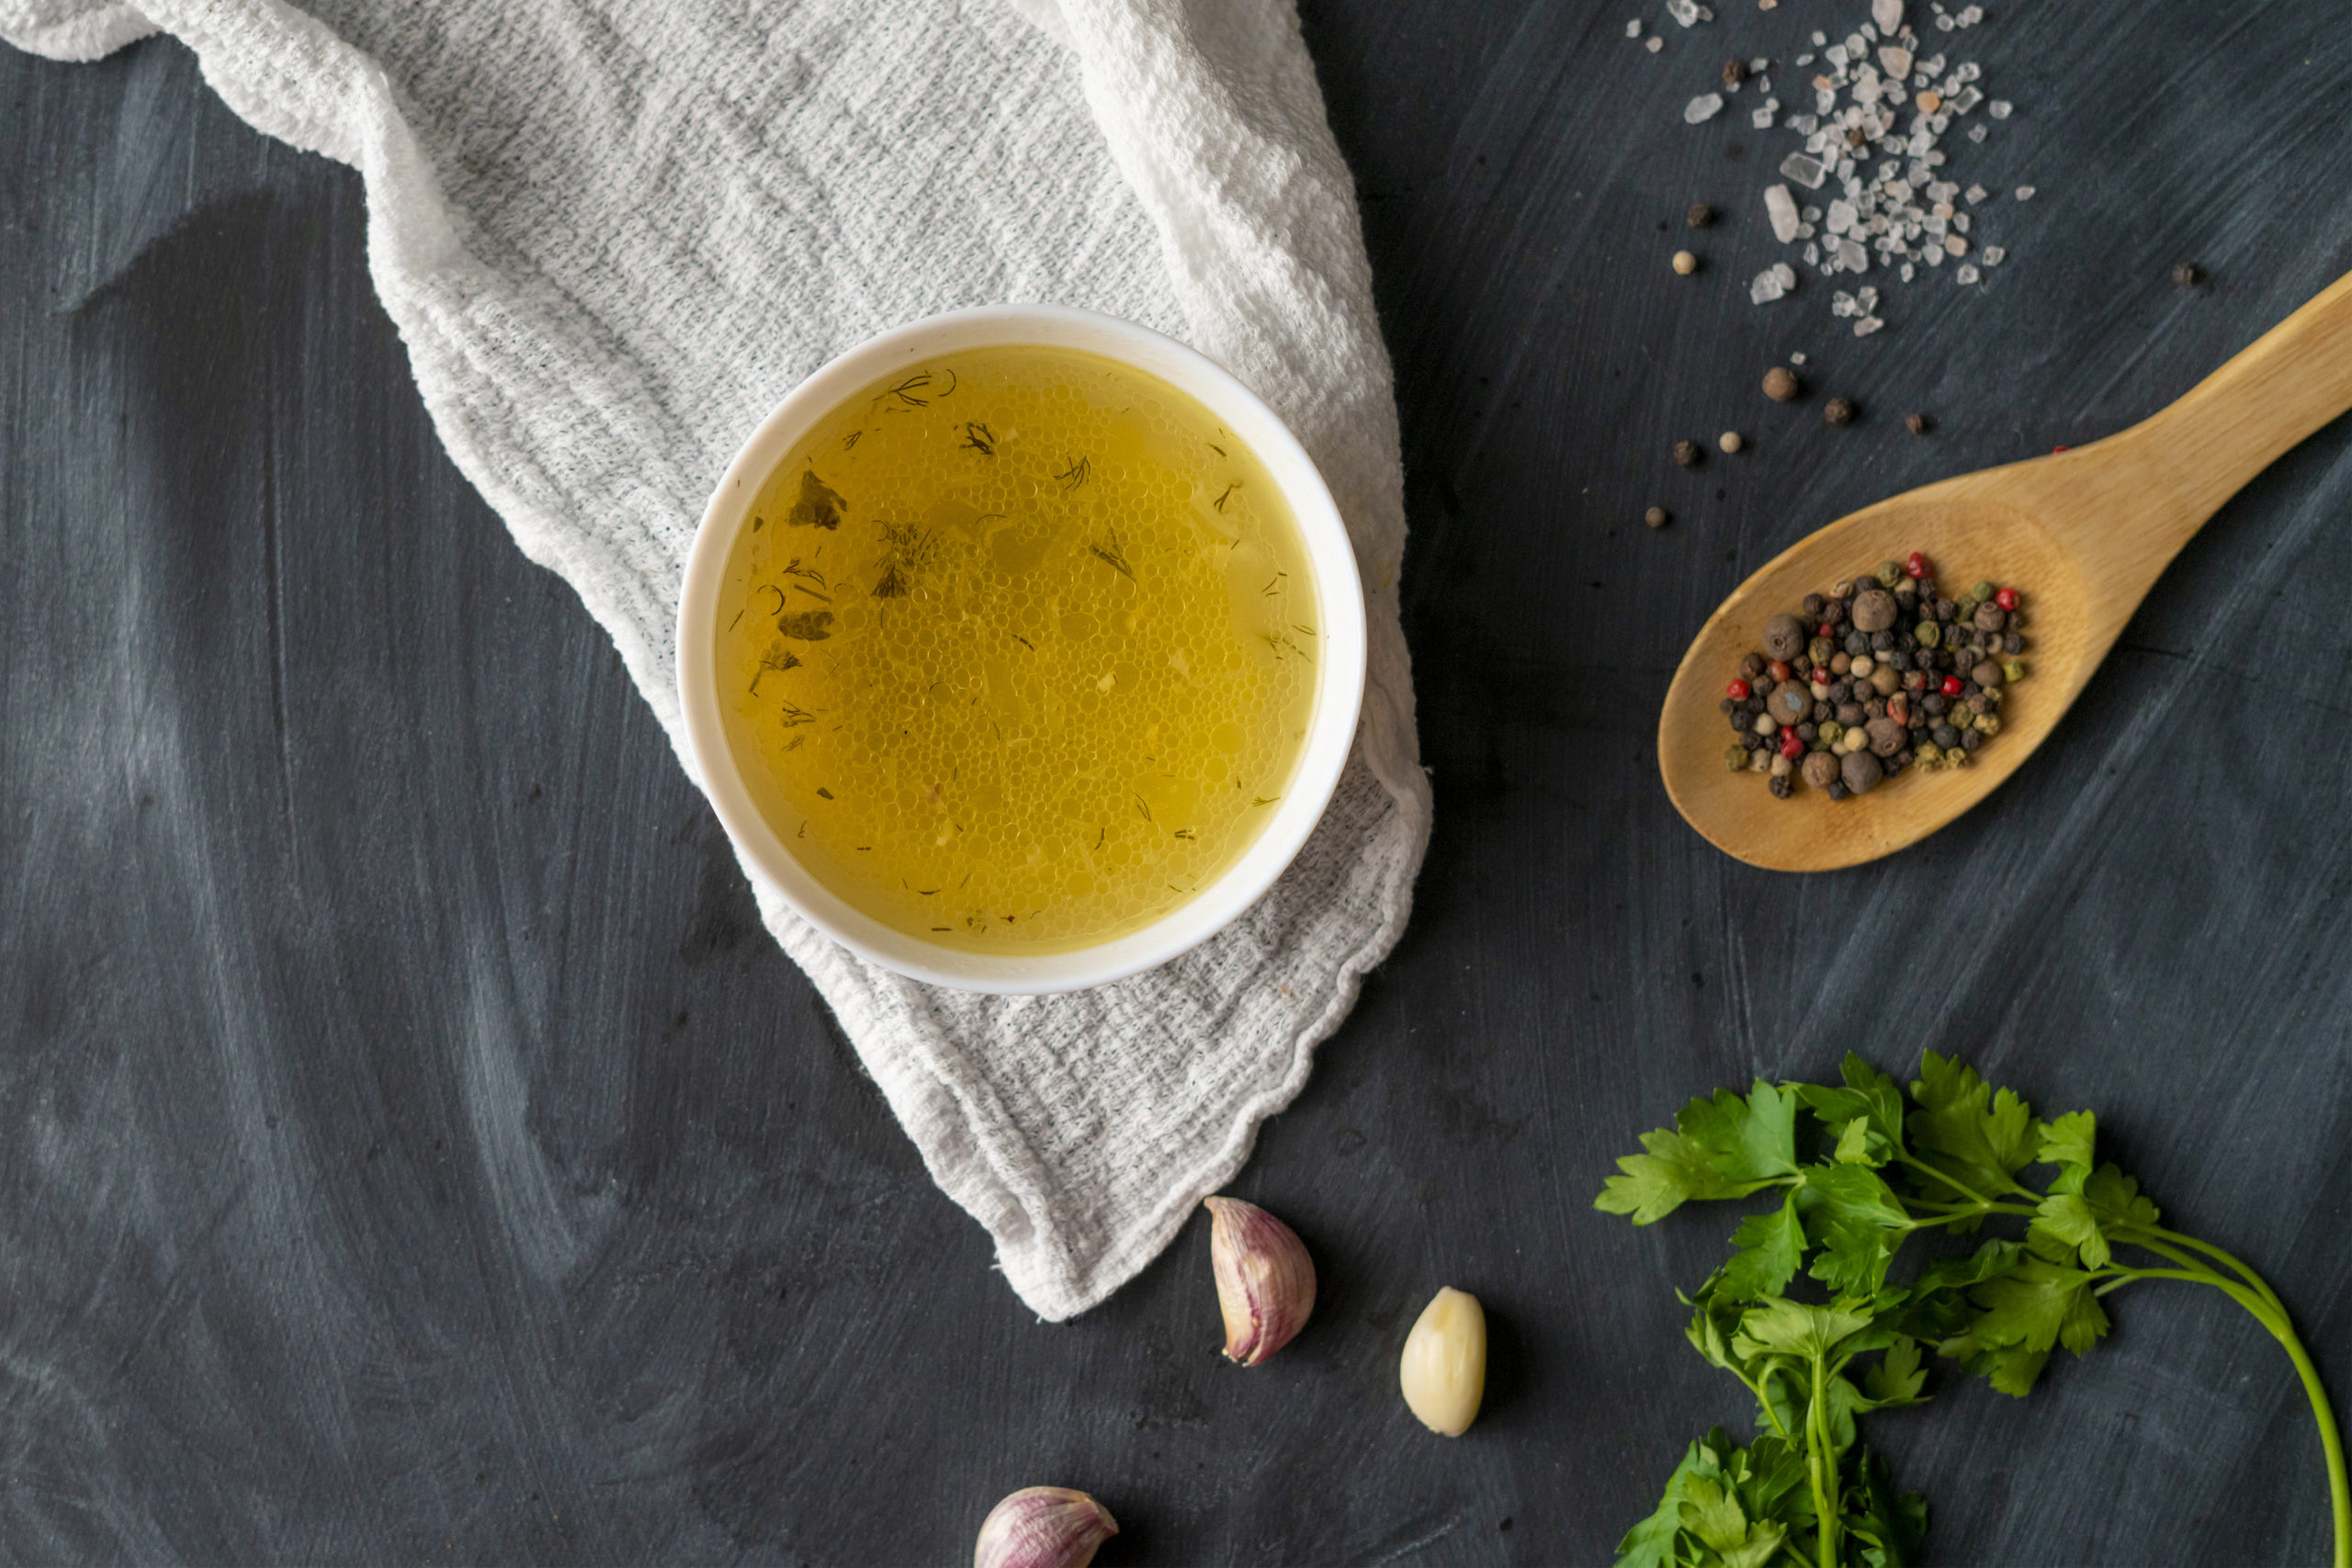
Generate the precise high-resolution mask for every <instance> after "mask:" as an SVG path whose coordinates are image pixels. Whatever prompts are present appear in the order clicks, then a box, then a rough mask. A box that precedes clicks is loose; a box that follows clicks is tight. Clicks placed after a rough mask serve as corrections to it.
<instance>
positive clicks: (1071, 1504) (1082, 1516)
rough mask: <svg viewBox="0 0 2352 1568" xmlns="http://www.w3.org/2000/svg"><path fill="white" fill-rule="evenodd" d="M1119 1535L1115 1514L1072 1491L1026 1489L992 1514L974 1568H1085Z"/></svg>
mask: <svg viewBox="0 0 2352 1568" xmlns="http://www.w3.org/2000/svg"><path fill="white" fill-rule="evenodd" d="M1118 1533H1119V1521H1118V1520H1116V1519H1114V1518H1113V1517H1111V1510H1110V1509H1108V1508H1106V1507H1104V1506H1103V1505H1102V1504H1100V1503H1098V1502H1096V1501H1095V1500H1094V1499H1093V1498H1091V1497H1090V1496H1088V1495H1086V1494H1085V1493H1083V1492H1073V1491H1071V1490H1070V1489H1069V1487H1067V1486H1024V1487H1023V1488H1022V1489H1021V1490H1020V1491H1018V1492H1015V1493H1014V1494H1012V1495H1011V1496H1009V1497H1007V1498H1006V1499H1005V1500H1004V1501H1003V1502H1001V1503H999V1504H998V1505H997V1506H995V1507H993V1508H990V1509H989V1517H987V1518H985V1519H983V1520H981V1521H980V1539H979V1540H978V1543H976V1544H975V1545H974V1546H973V1548H972V1568H1086V1565H1087V1564H1088V1563H1090V1562H1093V1561H1094V1553H1095V1551H1096V1550H1097V1549H1098V1548H1099V1547H1101V1546H1102V1544H1103V1542H1104V1541H1106V1540H1110V1539H1111V1538H1112V1537H1113V1536H1114V1535H1116V1534H1118Z"/></svg>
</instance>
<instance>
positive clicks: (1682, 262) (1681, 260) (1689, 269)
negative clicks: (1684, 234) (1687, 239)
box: [1674, 251, 1699, 277]
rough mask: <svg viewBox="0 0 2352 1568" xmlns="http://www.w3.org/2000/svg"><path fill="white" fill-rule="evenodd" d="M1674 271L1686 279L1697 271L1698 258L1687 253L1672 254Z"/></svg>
mask: <svg viewBox="0 0 2352 1568" xmlns="http://www.w3.org/2000/svg"><path fill="white" fill-rule="evenodd" d="M1674 270H1675V271H1676V272H1678V273H1679V274H1681V275H1682V276H1684V277H1688V276H1691V274H1692V273H1694V272H1696V271H1698V270H1699V258H1698V257H1697V256H1694V255H1692V254H1691V253H1690V252H1689V251H1677V252H1675V253H1674Z"/></svg>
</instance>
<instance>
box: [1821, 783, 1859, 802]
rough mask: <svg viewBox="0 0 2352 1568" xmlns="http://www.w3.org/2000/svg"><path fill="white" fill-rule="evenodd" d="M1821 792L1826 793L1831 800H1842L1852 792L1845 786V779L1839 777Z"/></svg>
mask: <svg viewBox="0 0 2352 1568" xmlns="http://www.w3.org/2000/svg"><path fill="white" fill-rule="evenodd" d="M1823 793H1824V794H1826V795H1828V796H1829V798H1830V799H1832V800H1844V799H1845V798H1846V797H1847V796H1849V795H1852V794H1853V793H1854V792H1853V791H1852V790H1850V789H1848V788H1847V787H1846V781H1845V780H1843V779H1840V780H1838V782H1837V783H1836V784H1831V785H1830V786H1829V787H1828V789H1827V790H1826V791H1824V792H1823Z"/></svg>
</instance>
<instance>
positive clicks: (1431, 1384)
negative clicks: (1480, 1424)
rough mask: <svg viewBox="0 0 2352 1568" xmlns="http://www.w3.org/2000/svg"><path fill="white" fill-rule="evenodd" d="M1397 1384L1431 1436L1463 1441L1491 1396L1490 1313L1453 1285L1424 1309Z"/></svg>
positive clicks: (1407, 1343) (1408, 1341)
mask: <svg viewBox="0 0 2352 1568" xmlns="http://www.w3.org/2000/svg"><path fill="white" fill-rule="evenodd" d="M1397 1379H1398V1381H1399V1382H1401V1383H1403V1385H1404V1389H1405V1403H1406V1404H1407V1405H1408V1406H1409V1407H1410V1408H1411V1410H1412V1412H1413V1414H1414V1415H1416V1416H1419V1417H1420V1418H1421V1425H1423V1426H1424V1427H1428V1428H1429V1429H1430V1431H1432V1432H1436V1433H1439V1434H1441V1435H1442V1436H1444V1437H1448V1438H1458V1437H1460V1436H1462V1434H1463V1433H1464V1432H1466V1431H1468V1430H1469V1429H1470V1423H1471V1422H1473V1421H1475V1420H1476V1419H1477V1418H1478V1401H1479V1400H1480V1399H1481V1398H1483V1397H1484V1396H1485V1394H1486V1392H1487V1313H1486V1309H1485V1308H1483V1307H1481V1306H1480V1305H1479V1304H1478V1298H1477V1297H1476V1296H1474V1295H1471V1294H1469V1293H1468V1292H1463V1291H1457V1290H1455V1289H1454V1288H1453V1286H1451V1285H1449V1286H1447V1287H1446V1288H1445V1289H1444V1290H1442V1291H1440V1292H1438V1293H1437V1295H1436V1296H1435V1297H1434V1298H1433V1299H1431V1301H1430V1304H1429V1305H1428V1306H1426V1307H1424V1308H1422V1309H1421V1315H1420V1318H1419V1321H1418V1322H1416V1323H1415V1324H1414V1325H1413V1332H1412V1333H1410V1334H1408V1335H1407V1336H1406V1337H1405V1359H1404V1362H1403V1364H1402V1365H1401V1366H1399V1367H1398V1369H1397Z"/></svg>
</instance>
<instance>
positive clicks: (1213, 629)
mask: <svg viewBox="0 0 2352 1568" xmlns="http://www.w3.org/2000/svg"><path fill="white" fill-rule="evenodd" d="M752 519H753V520H752V525H750V526H748V527H746V528H745V529H744V530H743V532H742V533H741V536H739V537H738V538H737V541H736V544H735V549H734V553H733V556H732V558H731V559H730V560H729V565H728V575H727V581H726V584H725V586H724V588H723V589H722V590H721V598H720V603H719V610H718V624H719V625H720V626H722V627H724V628H726V629H725V630H724V631H722V633H721V634H720V637H719V641H718V649H717V659H718V685H719V691H720V694H721V701H722V705H723V707H724V711H725V715H726V723H727V728H728V740H729V746H730V747H731V748H732V750H733V751H734V754H735V756H736V757H737V758H738V759H739V761H740V762H741V767H742V771H743V773H744V776H745V779H746V782H747V783H748V784H749V785H750V787H751V791H752V796H753V799H754V800H755V801H756V802H757V804H758V806H759V808H760V810H761V812H762V814H763V816H765V817H766V818H767V820H768V821H769V823H770V824H771V825H772V826H773V827H774V828H775V829H776V831H777V833H778V834H779V836H781V837H782V838H784V839H785V840H787V841H788V842H789V843H790V845H791V847H792V849H793V851H794V852H795V853H796V854H797V855H798V856H799V857H800V859H801V860H802V862H803V863H805V864H806V865H807V866H808V867H809V870H810V871H811V872H812V873H814V874H816V875H817V876H818V878H819V879H820V880H821V881H822V882H823V883H824V884H825V885H826V886H828V887H830V888H831V889H832V890H833V891H834V892H835V893H836V894H838V895H839V896H840V897H842V898H843V899H845V900H846V901H847V902H849V903H850V904H851V905H853V906H854V907H855V908H858V909H861V910H863V911H864V912H865V913H866V914H868V915H870V916H872V917H873V918H875V919H878V920H880V921H882V922H883V923H885V924H887V925H889V926H891V927H894V928H896V929H897V930H899V931H907V932H910V933H912V934H915V935H918V936H922V937H924V938H926V939H928V940H931V941H933V942H941V943H944V944H948V945H952V946H957V947H967V948H969V947H980V946H987V947H991V948H1002V947H1006V946H1020V947H1024V948H1027V949H1029V950H1031V951H1036V952H1048V951H1053V950H1056V949H1061V948H1069V947H1075V946H1080V945H1083V944H1086V943H1090V942H1098V941H1101V940H1103V939H1105V938H1108V937H1113V936H1117V935H1120V934H1122V933H1124V932H1125V931H1132V930H1134V929H1136V928H1137V927H1139V926H1142V925H1144V924H1147V923H1148V922H1149V921H1150V920H1152V919H1156V918H1158V917H1159V916H1160V915H1161V914H1163V913H1165V912H1166V911H1168V910H1169V909H1170V908H1174V907H1175V906H1177V905H1180V904H1182V903H1183V902H1185V901H1186V900H1187V899H1189V898H1191V897H1193V894H1194V893H1195V892H1197V891H1198V890H1199V889H1201V888H1203V887H1204V886H1208V884H1209V883H1211V882H1212V881H1214V880H1215V879H1216V876H1217V875H1218V874H1220V873H1222V872H1223V871H1224V870H1225V869H1226V868H1227V866H1228V865H1230V864H1231V863H1233V862H1234V860H1236V859H1237V858H1238V856H1239V855H1240V854H1241V852H1243V851H1244V850H1246V849H1247V848H1248V847H1249V845H1250V841H1251V840H1253V839H1254V838H1255V837H1256V836H1257V834H1258V832H1259V831H1260V830H1261V829H1262V828H1263V827H1264V825H1265V824H1266V822H1267V821H1268V820H1269V819H1270V818H1271V817H1272V807H1273V806H1274V803H1275V802H1276V801H1278V800H1280V799H1281V798H1282V797H1283V795H1284V793H1285V792H1286V791H1287V790H1288V788H1289V785H1290V779H1291V774H1292V772H1293V771H1294V769H1295V765H1296V763H1297V761H1298V757H1299V752H1300V750H1302V748H1303V746H1304V743H1305V739H1306V729H1307V726H1308V723H1309V720H1310V718H1311V716H1312V714H1313V709H1314V702H1315V694H1316V689H1317V679H1318V672H1319V670H1320V667H1321V658H1320V648H1319V641H1320V637H1319V632H1320V628H1319V626H1318V621H1319V615H1318V612H1317V601H1316V594H1315V589H1314V582H1313V580H1312V578H1311V576H1310V575H1309V569H1308V567H1307V564H1306V551H1305V547H1304V546H1303V545H1302V544H1301V542H1300V539H1299V536H1298V529H1297V525H1296V523H1295V520H1294V519H1293V518H1292V516H1291V514H1290V512H1289V509H1288V508H1287V507H1286V506H1285V505H1283V501H1282V498H1281V496H1280V494H1279V493H1278V491H1276V489H1275V487H1274V484H1273V481H1272V479H1271V478H1270V477H1269V476H1268V475H1267V473H1266V471H1265V469H1264V468H1263V467H1262V466H1261V464H1260V463H1259V462H1258V461H1257V459H1256V458H1255V457H1253V456H1252V455H1251V454H1250V452H1249V451H1248V450H1247V449H1246V448H1245V447H1243V446H1241V444H1240V443H1239V442H1238V441H1237V440H1235V439H1234V438H1233V437H1232V436H1231V435H1230V434H1227V432H1226V431H1225V429H1224V428H1223V427H1222V426H1221V425H1220V424H1219V423H1217V422H1216V417H1215V416H1214V415H1213V414H1211V413H1210V412H1208V411H1207V410H1206V409H1204V408H1203V407H1201V406H1200V405H1199V404H1198V403H1196V402H1194V401H1193V400H1192V399H1191V398H1189V397H1187V396H1185V395H1184V394H1183V393H1182V392H1180V391H1178V390H1176V389H1174V388H1172V387H1170V386H1168V385H1167V384H1165V383H1163V382H1161V381H1159V380H1158V379H1156V378H1151V377H1148V376H1146V375H1144V374H1142V373H1140V372H1138V371H1135V370H1132V369H1129V368H1127V367H1125V366H1121V365H1117V364H1115V363H1114V362H1112V361H1110V360H1107V359H1103V358H1100V357H1098V356H1096V355H1089V354H1082V353H1079V352H1076V351H1074V350H1069V349H1057V348H1039V347H1002V348H989V349H980V350H975V351H973V352H970V353H967V354H961V355H953V356H950V357H949V358H946V359H943V360H940V361H938V362H936V363H933V364H930V365H927V366H923V367H919V368H917V369H915V370H912V371H910V372H908V373H902V374H896V375H893V376H891V377H889V378H886V379H885V380H883V381H879V382H876V384H875V385H873V386H872V387H869V388H867V389H865V390H864V391H863V392H861V393H859V394H858V395H857V396H856V397H854V398H853V399H852V400H849V401H848V402H847V403H846V404H844V405H843V406H842V408H841V409H839V410H837V411H836V412H834V413H833V414H832V415H831V416H829V417H828V418H827V419H825V420H824V421H822V422H821V423H819V424H818V425H817V426H816V427H815V428H814V429H813V430H812V431H811V432H810V433H809V435H808V436H807V437H806V438H805V439H804V440H803V441H802V442H801V443H800V445H799V446H797V447H796V448H795V449H794V450H793V451H792V452H791V454H790V455H789V456H788V457H786V459H785V460H784V461H783V462H782V463H780V464H778V465H777V467H776V469H775V472H774V473H773V474H772V475H770V476H769V478H768V479H767V480H766V482H765V483H764V484H763V486H762V488H761V491H760V493H759V495H758V497H757V498H756V500H755V501H754V502H753V504H752Z"/></svg>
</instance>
